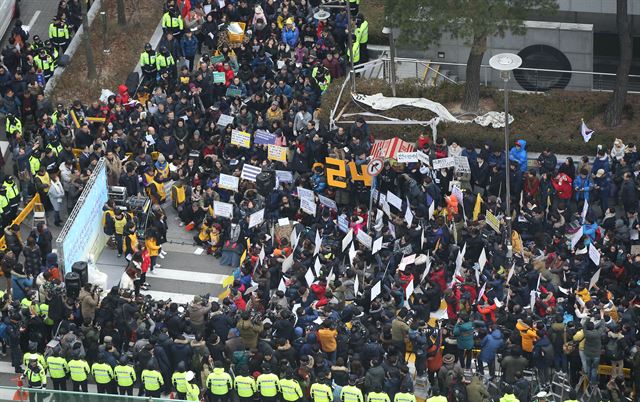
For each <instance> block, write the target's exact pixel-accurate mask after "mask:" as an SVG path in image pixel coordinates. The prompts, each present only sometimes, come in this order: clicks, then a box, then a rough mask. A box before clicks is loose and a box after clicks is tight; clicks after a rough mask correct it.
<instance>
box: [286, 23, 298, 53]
mask: <svg viewBox="0 0 640 402" xmlns="http://www.w3.org/2000/svg"><path fill="white" fill-rule="evenodd" d="M299 36H300V31H299V30H298V28H296V27H295V25H294V26H293V27H292V28H291V29H289V27H284V29H283V30H282V41H283V42H284V43H286V44H287V45H289V47H291V48H294V47H295V46H296V45H297V44H298V37H299Z"/></svg>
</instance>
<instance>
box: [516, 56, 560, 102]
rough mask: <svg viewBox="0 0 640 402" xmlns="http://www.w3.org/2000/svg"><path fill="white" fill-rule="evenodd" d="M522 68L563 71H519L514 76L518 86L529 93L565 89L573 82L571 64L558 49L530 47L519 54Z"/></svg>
mask: <svg viewBox="0 0 640 402" xmlns="http://www.w3.org/2000/svg"><path fill="white" fill-rule="evenodd" d="M518 56H520V57H521V58H522V68H533V69H536V68H537V69H543V70H561V71H534V70H522V69H518V70H515V71H514V74H513V75H514V76H515V78H516V81H518V84H520V86H521V87H522V88H524V89H525V90H527V91H541V92H544V91H549V90H551V89H564V88H565V87H566V86H567V85H569V81H571V72H570V71H571V62H570V61H569V59H567V56H565V55H564V53H562V52H561V51H559V50H558V49H556V48H554V47H551V46H547V45H533V46H528V47H526V48H524V49H522V50H521V51H520V53H518Z"/></svg>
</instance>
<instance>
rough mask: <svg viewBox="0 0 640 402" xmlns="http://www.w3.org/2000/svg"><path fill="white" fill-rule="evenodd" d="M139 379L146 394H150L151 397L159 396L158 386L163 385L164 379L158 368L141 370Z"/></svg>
mask: <svg viewBox="0 0 640 402" xmlns="http://www.w3.org/2000/svg"><path fill="white" fill-rule="evenodd" d="M140 380H141V381H142V385H143V386H144V392H145V395H146V396H150V397H152V398H159V397H160V388H161V387H162V386H163V385H164V380H163V379H162V374H161V373H160V372H159V371H158V370H142V375H141V376H140Z"/></svg>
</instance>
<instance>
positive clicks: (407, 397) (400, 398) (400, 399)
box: [393, 392, 416, 402]
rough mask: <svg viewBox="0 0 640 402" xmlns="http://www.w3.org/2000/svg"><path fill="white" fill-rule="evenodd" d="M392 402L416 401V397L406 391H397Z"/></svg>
mask: <svg viewBox="0 0 640 402" xmlns="http://www.w3.org/2000/svg"><path fill="white" fill-rule="evenodd" d="M393 402H416V397H415V395H413V394H410V393H408V392H398V393H397V394H396V396H395V397H394V398H393Z"/></svg>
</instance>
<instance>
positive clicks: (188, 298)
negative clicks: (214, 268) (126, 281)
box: [140, 290, 195, 304]
mask: <svg viewBox="0 0 640 402" xmlns="http://www.w3.org/2000/svg"><path fill="white" fill-rule="evenodd" d="M140 294H142V295H149V296H151V297H152V298H153V300H165V301H166V300H168V299H171V302H173V303H178V304H187V303H193V297H194V296H195V295H188V294H184V293H172V292H161V291H159V290H141V291H140Z"/></svg>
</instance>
